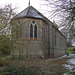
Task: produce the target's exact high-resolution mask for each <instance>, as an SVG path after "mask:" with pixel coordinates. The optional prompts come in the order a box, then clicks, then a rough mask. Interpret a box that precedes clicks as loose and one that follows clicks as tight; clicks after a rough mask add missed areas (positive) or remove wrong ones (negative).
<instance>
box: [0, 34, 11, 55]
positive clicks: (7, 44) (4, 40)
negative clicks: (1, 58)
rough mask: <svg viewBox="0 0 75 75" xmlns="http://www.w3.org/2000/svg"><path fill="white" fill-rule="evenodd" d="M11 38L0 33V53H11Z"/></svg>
mask: <svg viewBox="0 0 75 75" xmlns="http://www.w3.org/2000/svg"><path fill="white" fill-rule="evenodd" d="M11 46H12V45H11V40H10V39H9V37H6V36H5V35H0V54H1V55H7V54H9V53H10V48H11Z"/></svg>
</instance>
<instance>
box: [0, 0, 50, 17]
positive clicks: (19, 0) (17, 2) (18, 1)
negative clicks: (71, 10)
mask: <svg viewBox="0 0 75 75" xmlns="http://www.w3.org/2000/svg"><path fill="white" fill-rule="evenodd" d="M43 3H46V2H45V1H42V0H30V5H32V6H33V7H34V8H36V9H37V10H39V11H40V12H41V13H42V14H43V13H46V11H43V10H47V9H48V8H47V7H45V6H43V7H42V6H41V4H43ZM5 4H12V6H13V8H14V7H17V8H18V9H17V13H19V12H21V11H22V10H24V9H25V8H26V7H28V4H29V0H0V6H4V5H5ZM44 15H45V16H46V17H48V16H49V14H48V13H46V14H44Z"/></svg>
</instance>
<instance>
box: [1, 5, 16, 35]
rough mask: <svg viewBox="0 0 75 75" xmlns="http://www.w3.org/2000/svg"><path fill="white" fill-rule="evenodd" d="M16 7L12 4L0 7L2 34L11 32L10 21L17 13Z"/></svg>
mask: <svg viewBox="0 0 75 75" xmlns="http://www.w3.org/2000/svg"><path fill="white" fill-rule="evenodd" d="M15 9H16V8H12V5H11V4H8V5H5V6H4V7H1V8H0V35H8V34H10V29H11V26H10V21H11V18H12V17H13V16H14V15H15V14H16V13H15V12H14V10H15Z"/></svg>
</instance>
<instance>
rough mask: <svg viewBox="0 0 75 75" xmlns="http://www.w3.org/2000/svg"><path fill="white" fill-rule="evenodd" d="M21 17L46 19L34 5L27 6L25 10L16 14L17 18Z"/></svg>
mask: <svg viewBox="0 0 75 75" xmlns="http://www.w3.org/2000/svg"><path fill="white" fill-rule="evenodd" d="M21 17H33V18H40V19H44V17H43V16H42V15H41V13H40V12H39V11H37V10H36V9H35V8H34V7H32V6H29V7H27V8H26V9H25V10H23V11H22V12H20V13H19V14H17V15H16V16H15V18H21Z"/></svg>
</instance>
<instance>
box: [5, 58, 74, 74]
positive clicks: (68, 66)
mask: <svg viewBox="0 0 75 75" xmlns="http://www.w3.org/2000/svg"><path fill="white" fill-rule="evenodd" d="M72 59H75V58H74V57H64V58H55V59H50V58H46V59H44V58H40V59H39V58H35V59H33V58H25V59H10V60H9V59H7V60H9V61H7V63H6V65H8V66H16V67H22V66H23V67H33V68H35V67H38V68H40V69H41V71H43V72H45V73H47V74H48V75H69V74H70V75H75V72H74V71H75V64H74V62H75V61H73V60H72ZM70 61H73V63H70ZM71 70H72V71H73V72H72V71H71ZM66 73H67V74H66ZM68 73H69V74H68ZM40 75H41V74H40ZM45 75H46V74H45Z"/></svg>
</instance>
